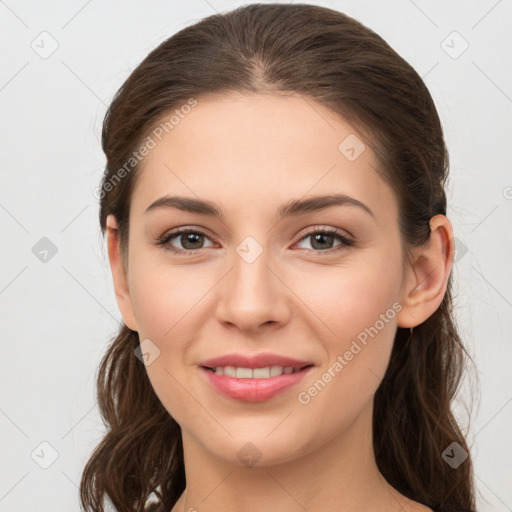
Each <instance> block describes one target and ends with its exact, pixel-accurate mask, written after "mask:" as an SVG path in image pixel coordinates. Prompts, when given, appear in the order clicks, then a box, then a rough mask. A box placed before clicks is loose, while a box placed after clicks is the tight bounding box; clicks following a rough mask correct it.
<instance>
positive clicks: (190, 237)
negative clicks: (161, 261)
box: [181, 233, 203, 249]
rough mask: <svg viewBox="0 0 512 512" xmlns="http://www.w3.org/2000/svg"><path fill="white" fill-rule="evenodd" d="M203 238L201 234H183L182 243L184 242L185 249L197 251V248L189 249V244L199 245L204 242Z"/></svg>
mask: <svg viewBox="0 0 512 512" xmlns="http://www.w3.org/2000/svg"><path fill="white" fill-rule="evenodd" d="M202 237H203V235H201V234H199V233H186V234H183V235H182V236H181V241H182V244H183V247H185V249H197V247H195V246H193V247H187V244H188V243H189V242H190V243H192V244H194V243H195V244H197V243H198V242H202Z"/></svg>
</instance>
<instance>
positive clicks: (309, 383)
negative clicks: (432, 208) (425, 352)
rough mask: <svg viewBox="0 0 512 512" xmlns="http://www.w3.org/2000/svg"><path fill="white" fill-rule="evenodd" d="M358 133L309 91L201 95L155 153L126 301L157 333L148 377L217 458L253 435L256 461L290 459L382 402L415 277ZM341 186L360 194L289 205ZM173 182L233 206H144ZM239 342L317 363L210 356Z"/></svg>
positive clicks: (144, 185) (178, 188)
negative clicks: (307, 96)
mask: <svg viewBox="0 0 512 512" xmlns="http://www.w3.org/2000/svg"><path fill="white" fill-rule="evenodd" d="M347 137H348V139H347ZM356 137H357V138H356ZM362 144H363V139H362V137H361V136H359V135H358V134H357V133H356V132H355V130H354V129H353V128H352V127H351V126H350V125H349V124H347V123H346V122H345V121H344V120H343V119H340V118H339V117H337V116H336V115H335V114H333V113H332V112H331V111H330V110H328V109H326V108H325V107H323V106H321V105H319V104H317V103H315V102H313V101H312V100H308V101H305V100H304V99H303V98H301V97H298V96H270V95H246V96H242V95H232V96H224V97H219V98H215V99H213V98H212V99H209V100H201V99H198V104H197V106H196V107H194V108H193V109H192V110H191V112H190V113H189V114H188V115H187V116H186V117H184V119H181V120H180V122H179V124H178V125H176V126H175V127H174V129H173V130H172V131H169V133H168V134H167V135H166V136H165V137H164V138H163V139H162V141H161V142H159V143H158V144H157V146H156V147H155V148H153V149H152V150H151V151H150V153H149V155H147V156H146V157H145V159H144V160H143V167H142V168H141V169H140V171H141V172H140V175H139V176H138V181H137V183H136V187H135V189H134V192H133V197H132V203H131V210H130V229H129V250H128V273H127V287H128V289H129V298H128V303H129V304H128V305H127V304H124V305H123V307H122V309H123V316H124V318H125V322H126V323H127V324H128V325H129V326H130V327H131V328H132V329H134V330H137V331H138V332H139V337H140V340H141V341H142V340H150V341H149V342H148V341H146V342H145V343H146V347H148V350H149V353H150V358H149V359H148V362H149V361H151V362H150V364H147V366H146V370H147V373H148V376H149V378H150V381H151V383H152V385H153V387H154V390H155V392H156V394H157V395H158V397H159V399H160V400H161V402H162V404H163V405H164V406H165V408H166V409H167V410H168V411H169V413H170V414H171V416H172V417H173V418H174V419H175V420H176V421H177V422H178V423H179V424H180V426H181V428H182V432H183V435H184V438H185V436H186V437H187V438H188V439H190V440H191V442H193V443H195V444H196V445H197V446H200V447H201V449H202V450H204V451H205V452H208V453H210V454H212V455H214V456H216V457H218V458H219V459H224V460H226V461H232V462H235V463H238V464H241V463H242V462H241V460H242V459H241V455H242V456H243V455H244V452H243V451H244V450H251V449H252V450H254V448H248V447H247V446H248V445H247V444H246V443H248V442H250V443H252V444H253V445H254V446H255V447H256V449H257V451H258V452H259V454H260V455H259V456H261V460H260V462H259V464H275V463H280V462H286V461H291V460H293V459H296V458H298V457H299V456H302V455H304V454H306V453H310V452H312V451H313V450H315V449H318V448H319V447H320V446H321V445H322V444H324V443H326V442H328V441H329V440H333V439H335V438H336V437H337V436H342V435H343V433H344V432H346V431H347V429H348V428H349V427H350V425H352V424H353V422H354V420H355V419H356V418H358V417H359V416H360V415H361V414H362V413H363V412H364V411H368V409H369V408H370V407H371V405H372V401H373V396H374V394H375V392H376V390H377V388H378V386H379V384H380V381H381V379H382V377H383V376H384V373H385V371H386V368H387V366H388V362H389V357H390V353H391V349H392V345H393V339H394V335H395V332H396V329H397V319H398V312H399V311H400V309H401V300H402V294H403V288H404V282H405V276H404V275H403V269H402V251H401V242H400V233H399V230H398V209H397V201H396V198H395V196H394V193H393V191H392V190H391V188H390V187H389V186H388V185H387V184H386V183H385V182H384V181H382V179H381V178H380V177H379V175H378V173H377V171H376V169H377V168H378V162H377V160H376V157H375V154H374V153H373V152H372V150H371V149H370V147H369V146H368V145H366V146H363V145H362ZM333 195H343V196H347V197H348V198H351V199H349V200H346V201H345V202H341V203H340V204H331V205H330V206H325V205H324V207H323V208H320V209H315V208H303V209H296V208H295V209H293V208H292V209H290V208H288V211H287V212H283V205H288V206H289V205H290V204H291V203H292V202H294V201H307V200H309V199H311V198H314V197H317V196H318V197H320V196H333ZM164 196H169V197H171V196H173V197H175V196H179V197H182V198H190V199H193V200H201V201H207V202H209V204H213V203H214V204H215V205H216V206H217V208H218V209H219V210H220V213H221V214H222V215H221V216H214V215H207V214H205V213H199V212H191V211H187V210H186V209H181V208H178V207H172V206H171V205H169V204H167V205H165V204H162V201H161V202H160V206H158V204H157V205H155V206H153V207H152V208H150V209H149V210H148V208H149V207H150V206H151V205H153V204H154V203H155V202H156V201H157V200H159V199H161V198H162V197H164ZM174 204H175V205H176V204H177V203H174ZM309 204H310V206H311V204H312V203H309ZM313 206H314V204H313ZM317 206H318V204H317ZM281 213H285V215H282V216H281V215H280V214H281ZM178 229H181V230H183V229H186V232H185V233H176V230H178ZM159 242H163V243H159ZM180 250H181V251H187V252H181V253H180V252H178V251H180ZM227 354H230V355H232V354H238V355H241V356H247V357H251V356H256V355H259V354H267V355H268V354H270V355H271V357H272V356H276V357H277V356H283V357H289V358H293V359H295V360H297V361H300V362H301V364H300V365H299V364H298V363H297V365H298V366H300V367H302V366H305V365H309V366H308V367H307V368H305V369H303V370H301V371H299V372H296V371H295V370H293V373H292V374H288V373H285V374H284V375H281V376H278V375H277V373H280V370H279V369H277V370H276V369H274V370H273V373H276V375H273V376H271V377H269V376H268V374H267V378H265V379H264V378H263V377H261V379H260V378H259V377H257V375H256V374H253V375H254V377H256V378H253V379H251V380H250V381H249V379H244V378H241V377H242V376H243V375H244V371H241V372H239V373H238V375H239V376H240V377H239V378H238V379H235V377H230V376H229V375H217V376H215V377H213V375H214V374H213V371H211V370H206V369H205V368H203V367H202V366H203V364H204V363H205V362H206V361H207V360H209V359H212V358H217V357H220V356H224V355H227ZM276 361H277V362H278V360H277V359H275V357H274V359H272V358H271V359H270V360H268V361H267V360H261V361H259V363H258V362H257V361H256V363H255V364H252V366H253V367H262V366H263V367H264V366H267V367H270V366H281V365H279V364H272V363H276ZM253 363H254V361H253ZM286 364H287V363H286V362H284V363H283V364H282V366H286ZM288 364H289V363H288ZM221 366H225V365H221ZM227 366H230V365H229V364H228V365H227ZM235 366H239V367H247V366H249V367H250V366H251V364H250V361H249V362H247V363H246V364H244V363H243V362H240V363H239V364H238V365H235ZM298 366H297V368H296V370H298V369H299V368H298ZM218 371H220V370H218ZM222 371H223V372H226V370H225V369H224V370H222ZM229 371H230V370H227V372H228V373H229ZM234 371H235V375H236V371H237V370H234ZM286 371H289V370H285V372H286ZM245 375H246V376H247V374H245ZM258 375H264V374H263V373H261V374H258ZM258 381H259V382H258ZM277 382H281V384H277ZM237 386H238V387H237ZM278 388H280V389H278ZM221 389H222V391H221ZM320 419H321V421H320Z"/></svg>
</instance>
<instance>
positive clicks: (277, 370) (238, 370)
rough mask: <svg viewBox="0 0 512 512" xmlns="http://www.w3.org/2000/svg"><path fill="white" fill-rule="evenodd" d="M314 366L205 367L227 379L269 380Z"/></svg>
mask: <svg viewBox="0 0 512 512" xmlns="http://www.w3.org/2000/svg"><path fill="white" fill-rule="evenodd" d="M312 366H314V365H312V364H307V365H304V366H300V367H293V366H266V367H263V368H243V367H235V366H216V367H209V366H203V367H202V368H205V369H206V370H208V371H210V372H213V373H215V374H216V375H225V376H226V377H234V378H237V379H268V378H272V377H280V376H281V375H289V374H292V373H298V372H300V371H302V370H304V369H306V368H310V367H312Z"/></svg>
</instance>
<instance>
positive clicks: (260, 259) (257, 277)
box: [216, 244, 291, 334]
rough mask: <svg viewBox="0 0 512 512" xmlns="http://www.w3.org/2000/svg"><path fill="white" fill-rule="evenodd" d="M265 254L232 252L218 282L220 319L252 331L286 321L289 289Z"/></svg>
mask: <svg viewBox="0 0 512 512" xmlns="http://www.w3.org/2000/svg"><path fill="white" fill-rule="evenodd" d="M241 245H242V247H243V244H241ZM251 250H252V249H250V250H249V253H250V251H251ZM268 254H269V251H265V250H263V251H262V252H261V253H260V254H259V255H258V256H257V257H256V258H255V259H254V258H253V257H246V253H244V251H243V249H241V248H240V247H239V248H238V251H236V252H235V253H234V255H233V259H232V266H231V268H230V271H229V272H228V274H227V275H226V276H225V278H224V279H223V280H222V282H221V283H220V287H221V288H220V294H219V295H220V296H219V302H218V306H217V310H216V314H217V319H218V321H219V322H221V323H223V324H225V325H227V326H229V325H232V326H236V327H238V328H239V329H240V330H242V331H245V332H248V333H253V334H254V333H257V332H258V331H259V330H261V329H262V327H263V326H267V328H268V326H270V325H275V326H276V327H277V326H278V325H281V326H282V325H284V324H285V323H286V322H287V321H288V319H289V315H290V307H289V304H290V295H291V292H290V289H289V288H288V287H287V286H286V284H285V283H284V282H283V279H282V277H280V276H279V270H278V269H277V268H276V267H277V265H275V264H273V263H272V261H271V258H270V257H269V256H268ZM252 256H254V254H253V255H252Z"/></svg>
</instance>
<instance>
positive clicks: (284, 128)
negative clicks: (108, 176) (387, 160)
mask: <svg viewBox="0 0 512 512" xmlns="http://www.w3.org/2000/svg"><path fill="white" fill-rule="evenodd" d="M176 119H178V118H176ZM155 142H156V145H155V147H154V148H153V149H151V150H150V151H149V154H148V155H147V156H146V157H145V158H144V159H143V161H142V162H141V166H140V168H139V173H140V175H139V176H138V180H137V184H136V187H135V190H134V193H133V197H132V213H133V214H135V215H137V214H142V212H143V211H144V210H145V209H146V208H147V207H148V206H149V205H150V204H151V203H152V202H153V201H155V200H156V199H158V198H160V197H162V196H163V195H165V194H172V195H185V196H189V197H194V196H195V197H199V198H201V199H207V200H212V201H215V202H216V203H218V204H220V205H222V207H223V210H224V209H225V210H226V211H228V212H229V211H232V213H233V214H236V213H237V212H238V211H241V210H244V211H245V210H246V209H247V207H248V206H249V205H250V207H251V208H252V209H255V208H256V209H261V210H262V209H265V208H267V207H268V208H269V209H272V208H274V207H277V206H279V205H280V204H282V203H283V202H286V201H287V200H289V199H290V198H293V199H295V198H301V197H304V196H309V195H318V194H332V193H337V192H339V193H344V194H346V195H349V196H351V197H354V198H356V199H358V200H360V201H361V202H363V203H365V204H368V205H370V204H371V205H372V206H371V208H372V209H373V210H374V211H375V213H376V214H377V215H378V214H383V213H384V211H387V215H388V216H389V215H390V214H391V215H393V213H395V214H396V203H395V198H394V194H393V192H392V190H391V189H390V188H389V186H388V185H387V184H386V183H385V182H384V181H383V180H382V179H381V178H380V177H379V175H378V173H377V171H376V169H377V168H378V165H379V164H378V161H377V159H376V156H375V154H374V152H373V151H372V150H371V149H370V147H369V146H368V144H365V143H364V141H363V138H362V137H361V136H360V135H359V134H358V133H357V132H356V131H355V130H354V128H352V127H351V126H350V125H349V124H348V123H347V122H346V121H345V120H344V119H342V118H341V117H340V116H338V115H336V114H335V113H334V112H332V111H331V110H329V109H328V108H326V107H324V106H323V105H320V104H319V103H317V102H315V101H313V100H312V99H310V98H306V97H303V96H300V95H286V96H285V95H279V96H278V95H264V94H250V95H242V94H230V95H224V96H218V97H209V98H203V99H201V98H198V100H197V105H196V106H195V107H193V108H192V109H191V110H190V112H189V113H188V114H186V115H183V116H181V117H180V118H179V122H177V123H176V124H174V125H173V127H172V129H169V130H168V133H166V134H164V136H163V137H162V140H160V141H158V140H156V141H155ZM379 210H382V211H379ZM273 213H275V208H274V212H273Z"/></svg>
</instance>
